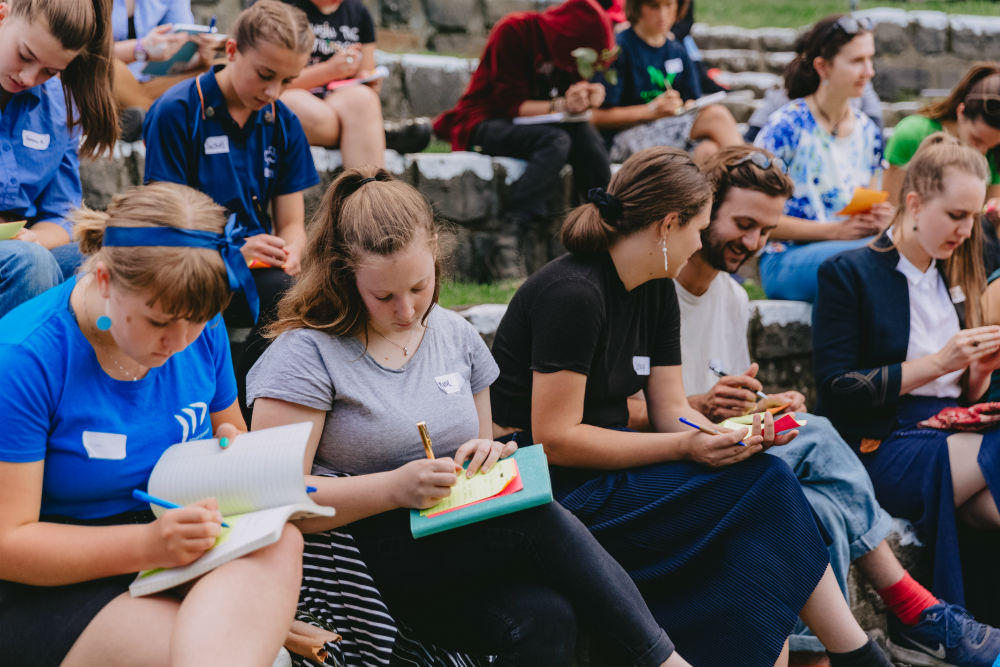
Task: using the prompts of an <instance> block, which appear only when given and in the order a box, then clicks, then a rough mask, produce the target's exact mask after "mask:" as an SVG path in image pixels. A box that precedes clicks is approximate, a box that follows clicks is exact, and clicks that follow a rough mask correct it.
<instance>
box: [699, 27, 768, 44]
mask: <svg viewBox="0 0 1000 667" xmlns="http://www.w3.org/2000/svg"><path fill="white" fill-rule="evenodd" d="M709 32H710V34H711V38H710V39H709V42H710V43H711V44H712V47H711V48H713V49H756V48H757V32H756V31H755V30H747V29H746V28H741V27H739V26H735V25H719V26H713V27H712V28H710V29H709Z"/></svg>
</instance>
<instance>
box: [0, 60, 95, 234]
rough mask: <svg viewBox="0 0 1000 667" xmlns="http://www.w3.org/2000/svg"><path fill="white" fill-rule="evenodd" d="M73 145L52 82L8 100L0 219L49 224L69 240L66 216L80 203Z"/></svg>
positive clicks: (0, 130) (3, 117)
mask: <svg viewBox="0 0 1000 667" xmlns="http://www.w3.org/2000/svg"><path fill="white" fill-rule="evenodd" d="M79 144H80V127H79V126H77V127H76V128H74V129H73V131H72V132H71V131H70V130H69V128H67V127H66V98H65V97H64V95H63V87H62V82H61V81H60V80H59V78H58V77H52V78H51V79H49V80H48V81H46V82H45V83H43V84H41V85H38V86H35V87H34V88H29V89H28V90H25V91H22V92H20V93H18V94H17V95H14V96H13V97H11V99H10V101H9V102H7V106H6V108H4V109H3V110H2V111H0V215H2V216H3V217H4V218H8V219H10V220H22V219H24V220H27V221H28V224H29V226H30V225H31V224H33V223H35V222H53V223H55V224H57V225H59V226H60V227H62V228H63V229H65V230H66V232H67V233H69V234H70V235H71V236H72V229H73V224H72V223H71V222H70V221H69V220H67V219H66V216H67V215H68V214H69V212H70V210H72V209H74V208H77V207H79V206H80V202H81V200H82V198H83V193H82V191H81V188H80V160H79V158H78V156H77V149H78V147H79Z"/></svg>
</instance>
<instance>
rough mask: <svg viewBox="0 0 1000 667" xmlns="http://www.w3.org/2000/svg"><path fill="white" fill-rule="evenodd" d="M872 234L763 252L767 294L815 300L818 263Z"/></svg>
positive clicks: (777, 296) (761, 274) (785, 297)
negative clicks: (861, 237)
mask: <svg viewBox="0 0 1000 667" xmlns="http://www.w3.org/2000/svg"><path fill="white" fill-rule="evenodd" d="M873 238H874V237H873V236H869V237H868V238H863V239H855V240H853V241H814V242H812V243H802V244H790V245H789V247H788V248H787V249H786V250H785V251H784V252H767V253H764V254H763V255H762V256H761V258H760V280H761V282H762V283H763V287H764V291H765V292H767V298H769V299H784V300H787V301H805V302H807V303H814V302H815V301H816V272H817V271H818V270H819V265H820V264H822V263H823V262H824V261H826V259H827V258H828V257H833V256H834V255H836V254H838V253H841V252H844V251H845V250H854V249H855V248H860V247H861V246H863V245H865V244H867V243H868V242H869V241H871V240H872V239H873Z"/></svg>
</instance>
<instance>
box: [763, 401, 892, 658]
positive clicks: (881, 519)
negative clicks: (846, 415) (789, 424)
mask: <svg viewBox="0 0 1000 667" xmlns="http://www.w3.org/2000/svg"><path fill="white" fill-rule="evenodd" d="M797 417H798V418H799V419H800V420H801V419H804V420H806V421H808V422H809V423H808V424H807V425H806V426H805V427H803V428H802V429H801V431H800V432H799V435H798V437H796V438H795V439H794V440H792V442H790V443H789V444H787V445H784V446H782V447H772V448H771V449H769V450H767V451H768V453H769V454H772V455H774V456H776V457H778V458H780V459H781V460H782V461H784V462H785V463H787V464H788V467H790V468H791V469H792V470H794V471H795V476H796V478H797V479H798V480H799V483H800V484H801V485H802V492H803V493H804V494H805V496H806V500H808V501H809V504H810V505H811V506H812V509H813V512H814V513H815V514H816V516H817V517H818V518H819V520H820V521H821V522H822V524H823V528H824V530H825V531H826V533H827V536H828V537H829V538H830V540H831V543H830V545H829V547H828V550H829V552H830V565H831V566H832V568H833V573H834V574H835V575H836V577H837V583H839V584H840V589H841V590H842V591H843V592H844V597H845V598H848V593H847V570H848V568H849V567H850V565H851V562H852V561H854V560H855V559H857V558H859V557H861V556H863V555H865V554H866V553H868V552H869V551H871V550H872V549H874V548H875V547H877V546H878V545H879V543H880V542H882V540H884V539H885V537H886V535H888V534H889V529H890V527H891V525H892V517H890V516H889V514H888V512H886V511H885V510H884V509H882V507H881V506H880V505H879V503H878V501H877V500H876V499H875V489H874V488H873V487H872V482H871V479H870V478H869V477H868V471H867V470H865V467H864V465H863V464H862V463H861V461H860V460H859V459H858V457H857V455H856V454H855V453H854V450H853V449H851V447H850V445H848V444H847V443H846V442H844V440H843V438H841V437H840V434H838V433H837V430H836V429H835V428H834V427H833V424H832V423H830V420H828V419H826V418H825V417H820V416H817V415H812V414H807V413H799V414H798V415H797ZM848 600H849V598H848ZM789 648H790V649H791V650H792V651H814V652H822V651H824V650H825V649H824V648H823V645H822V644H821V643H820V641H819V640H818V639H816V637H815V636H813V634H812V633H811V632H810V631H809V629H808V628H807V627H805V625H804V624H803V623H802V621H801V620H800V621H799V622H798V624H796V626H795V631H794V632H793V634H792V636H791V638H790V640H789Z"/></svg>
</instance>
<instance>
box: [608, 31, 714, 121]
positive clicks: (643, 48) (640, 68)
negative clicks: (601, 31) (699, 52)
mask: <svg viewBox="0 0 1000 667" xmlns="http://www.w3.org/2000/svg"><path fill="white" fill-rule="evenodd" d="M617 42H618V47H619V48H620V49H621V51H620V53H619V54H618V58H617V59H616V60H615V62H614V68H615V69H616V70H617V71H618V83H617V85H614V86H612V85H611V84H609V83H607V82H606V81H605V82H604V88H605V89H606V96H605V99H604V106H605V107H630V106H635V105H637V104H645V103H646V102H649V101H650V100H652V99H653V98H654V97H656V96H657V95H660V94H661V93H663V92H665V91H666V90H667V86H668V85H669V86H670V87H672V88H674V89H675V90H676V91H677V92H678V93H680V95H681V99H683V100H685V101H687V100H696V99H698V98H699V97H701V82H700V81H699V80H698V71H697V70H696V69H695V66H694V64H692V62H691V59H690V58H689V57H688V54H687V50H685V48H684V45H683V44H681V43H680V42H678V41H675V40H672V39H668V40H667V41H666V42H665V43H664V44H663V46H659V47H654V46H650V45H649V44H648V43H646V42H645V41H644V40H643V39H642V38H641V37H639V36H638V35H637V34H635V31H634V30H633V29H632V28H628V29H626V30H623V31H621V32H620V33H618V37H617Z"/></svg>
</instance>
